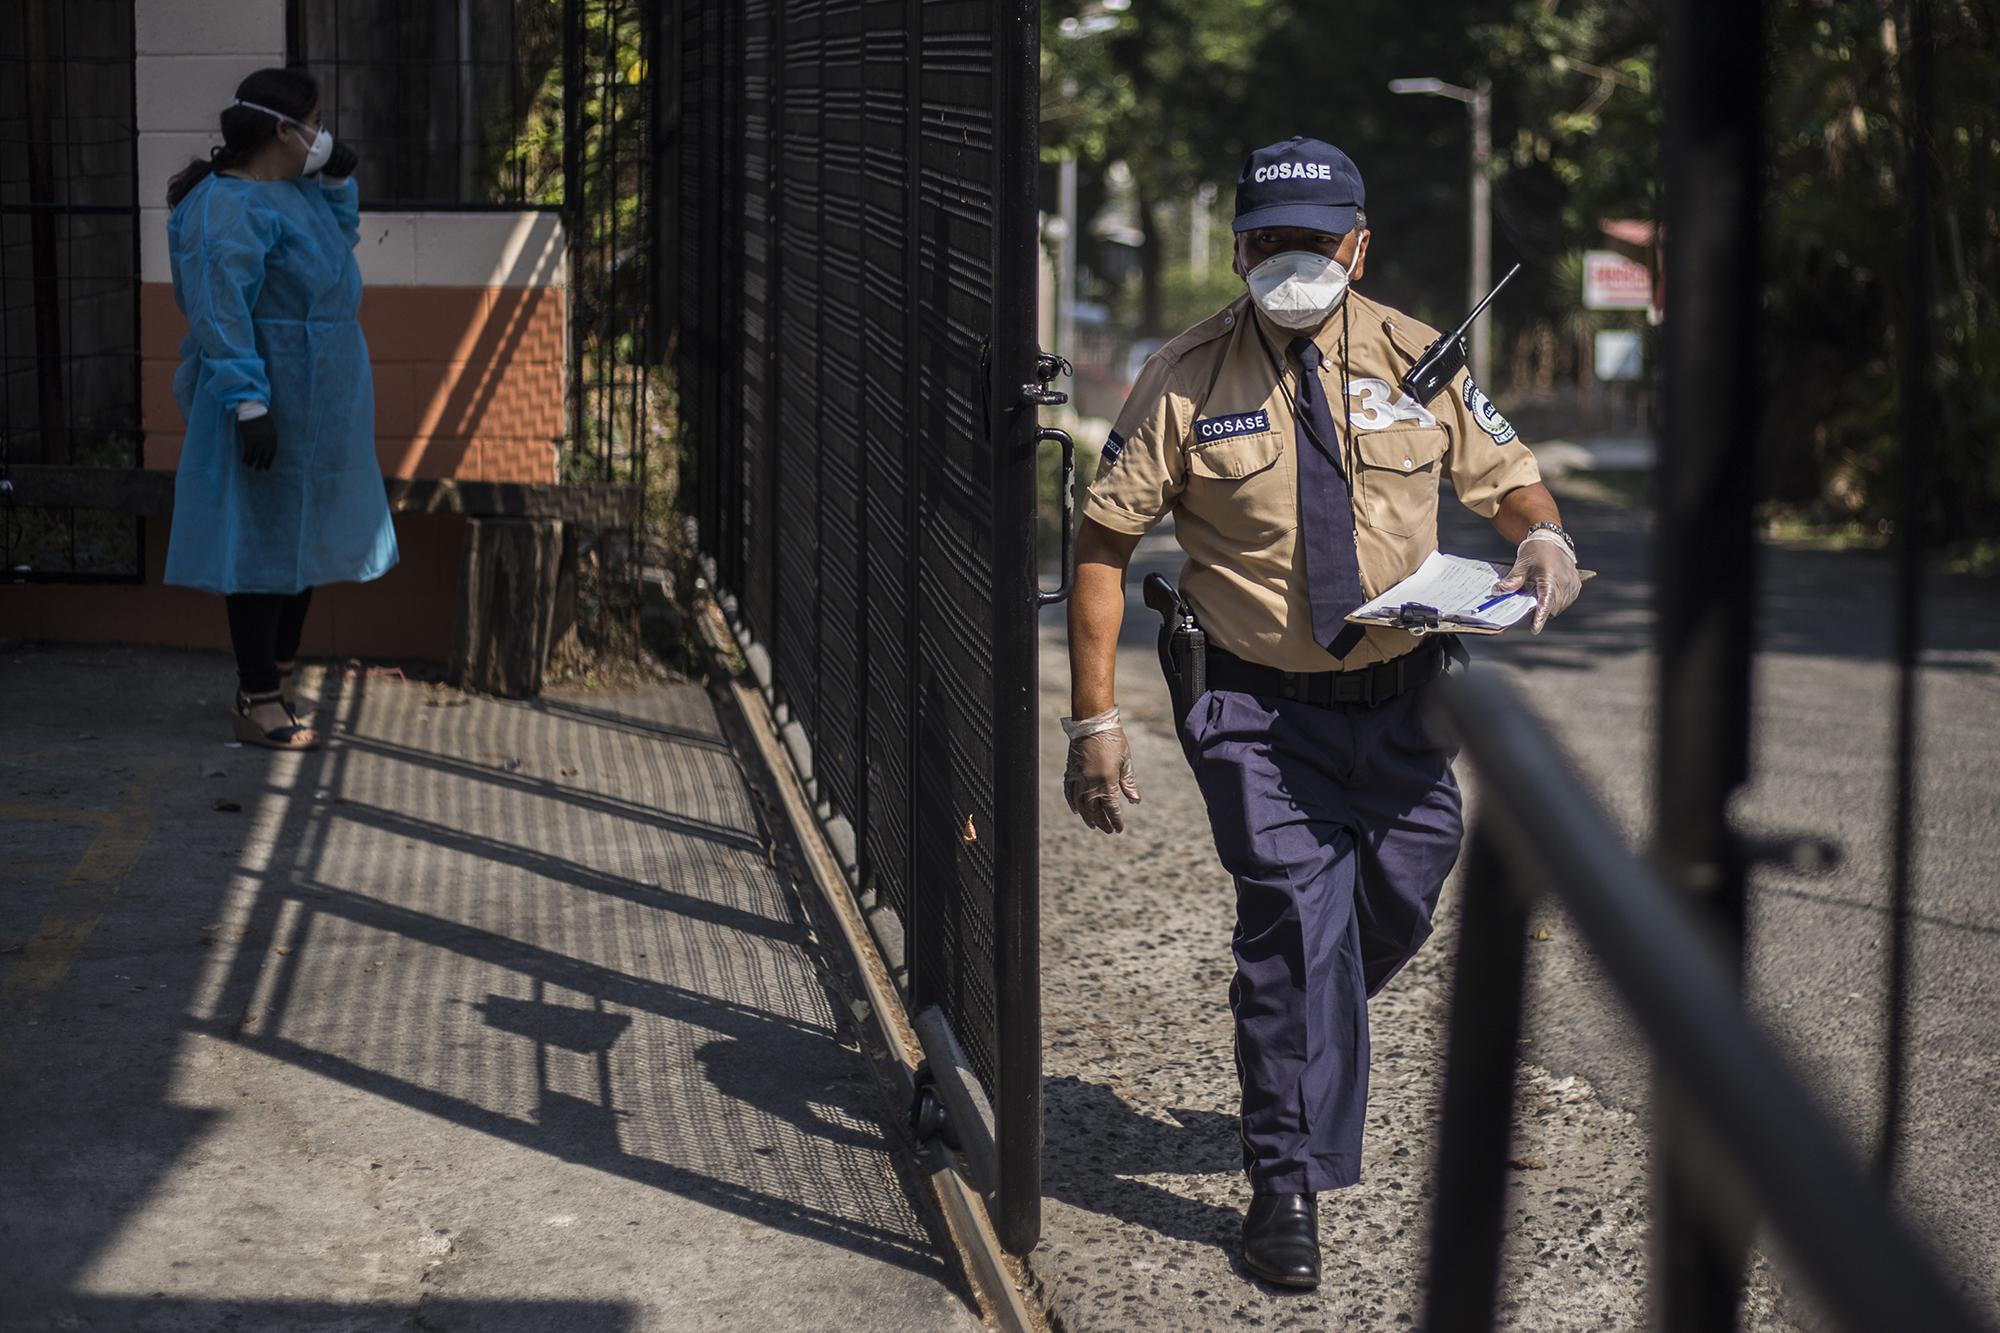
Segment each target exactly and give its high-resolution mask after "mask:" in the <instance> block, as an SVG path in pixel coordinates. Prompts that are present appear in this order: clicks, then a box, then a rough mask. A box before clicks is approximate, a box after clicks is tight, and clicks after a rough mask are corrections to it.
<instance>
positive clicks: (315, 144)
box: [236, 98, 333, 176]
mask: <svg viewBox="0 0 2000 1333" xmlns="http://www.w3.org/2000/svg"><path fill="white" fill-rule="evenodd" d="M236 105H238V106H242V107H248V108H250V109H251V110H252V111H261V112H263V113H264V114H265V115H267V116H276V117H277V118H278V121H279V123H280V124H284V125H289V126H291V127H292V128H293V129H294V130H297V131H298V133H299V136H300V140H301V141H302V142H303V143H305V145H306V160H305V165H304V166H303V167H301V168H300V169H299V175H301V176H310V175H312V174H313V173H314V172H316V171H318V170H319V169H320V168H321V167H324V166H325V165H326V162H327V159H328V158H330V157H332V156H333V136H332V135H331V134H329V133H327V131H326V127H325V126H321V127H320V128H318V129H314V128H313V127H312V126H310V125H308V124H306V123H305V122H304V121H300V120H293V119H292V118H291V117H290V116H288V115H286V114H285V113H284V112H282V111H273V110H272V109H271V108H270V107H267V106H259V105H258V104H257V103H255V102H245V101H243V100H242V99H241V98H238V99H237V102H236Z"/></svg>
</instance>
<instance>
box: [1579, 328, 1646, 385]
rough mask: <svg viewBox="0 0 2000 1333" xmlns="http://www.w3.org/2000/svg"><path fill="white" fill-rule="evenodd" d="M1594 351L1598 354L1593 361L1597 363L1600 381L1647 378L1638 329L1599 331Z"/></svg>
mask: <svg viewBox="0 0 2000 1333" xmlns="http://www.w3.org/2000/svg"><path fill="white" fill-rule="evenodd" d="M1592 351H1593V352H1595V354H1596V355H1595V356H1594V357H1593V358H1592V359H1593V360H1594V361H1595V362H1596V363H1597V378H1598V379H1600V380H1604V381H1606V382H1609V381H1613V380H1636V379H1644V378H1645V358H1644V356H1643V355H1642V354H1641V352H1640V348H1639V334H1638V331H1637V330H1636V329H1599V330H1598V331H1597V341H1596V346H1595V347H1594V348H1592Z"/></svg>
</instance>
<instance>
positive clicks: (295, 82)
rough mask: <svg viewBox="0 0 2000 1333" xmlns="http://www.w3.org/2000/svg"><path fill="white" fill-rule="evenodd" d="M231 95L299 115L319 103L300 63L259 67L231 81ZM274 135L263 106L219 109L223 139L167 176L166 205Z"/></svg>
mask: <svg viewBox="0 0 2000 1333" xmlns="http://www.w3.org/2000/svg"><path fill="white" fill-rule="evenodd" d="M236 100H237V101H239V102H255V103H257V105H259V106H267V107H269V108H271V110H273V111H282V112H284V113H285V114H286V115H288V116H290V117H291V118H292V119H293V120H299V121H303V120H304V119H305V118H306V117H307V116H310V115H311V114H312V113H313V108H314V107H316V106H318V105H319V84H318V83H316V82H314V80H313V77H312V75H310V74H308V73H306V72H305V71H304V70H299V69H260V70H258V71H257V72H256V73H255V74H252V75H251V76H250V77H249V78H247V79H245V80H243V82H241V83H239V84H237V85H236ZM277 135H278V122H277V121H276V120H274V119H272V118H271V117H270V116H267V115H265V114H264V113H263V112H262V111H252V110H251V109H250V108H249V107H247V106H232V107H230V108H228V109H227V110H225V111H224V112H223V113H222V143H221V145H220V146H219V147H215V148H211V149H209V150H208V160H207V161H206V162H204V161H202V160H201V159H200V158H196V159H195V160H194V161H192V162H190V163H188V165H187V169H186V170H185V171H183V172H181V173H180V174H179V175H178V176H175V177H174V178H173V179H172V180H171V181H169V182H167V207H168V208H179V207H180V204H181V200H183V199H185V198H187V197H188V191H190V190H192V189H194V187H195V186H197V185H199V184H201V183H202V182H203V181H205V180H207V179H208V178H209V177H210V176H212V175H214V174H215V173H216V172H218V171H225V170H230V169H232V168H235V167H240V166H242V165H243V164H244V163H245V162H248V161H249V160H250V159H251V158H252V157H253V156H255V155H256V152H257V150H258V149H259V148H262V147H263V146H264V145H265V144H267V143H269V142H271V140H272V139H275V138H276V137H277Z"/></svg>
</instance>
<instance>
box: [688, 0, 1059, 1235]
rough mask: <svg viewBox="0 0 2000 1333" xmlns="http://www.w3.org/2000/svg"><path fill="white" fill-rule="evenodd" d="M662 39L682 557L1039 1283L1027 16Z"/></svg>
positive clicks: (935, 6) (981, 8) (1019, 9)
mask: <svg viewBox="0 0 2000 1333" xmlns="http://www.w3.org/2000/svg"><path fill="white" fill-rule="evenodd" d="M672 38H673V41H674V43H675V47H676V53H677V63H676V68H677V70H678V75H679V96H678V99H677V104H676V108H675V110H674V112H673V113H671V114H673V115H674V116H675V117H676V121H675V130H676V133H677V142H671V143H665V144H663V147H664V148H665V149H666V151H667V152H668V153H669V154H671V156H672V161H671V163H670V169H671V170H672V172H673V173H674V179H673V181H671V182H670V183H669V184H668V188H669V189H670V190H672V191H673V192H674V195H675V201H676V206H677V210H678V212H677V217H678V227H679V233H680V235H679V244H678V245H677V246H676V247H674V255H673V259H672V261H671V262H672V263H673V265H674V267H675V272H674V273H673V274H672V275H671V276H670V277H669V280H668V288H669V292H668V297H667V300H668V302H669V304H670V306H671V308H672V309H673V311H674V312H675V316H676V319H677V337H678V357H677V363H678V367H679V371H680V377H679V383H680V396H681V397H680V402H681V412H682V417H683V422H682V439H683V448H684V450H685V451H686V452H687V454H688V455H689V456H690V457H691V458H692V462H693V472H692V483H693V484H692V491H691V494H692V499H693V504H692V508H693V510H694V512H695V517H696V521H697V523H698V525H699V532H700V544H701V548H702V551H703V553H704V555H706V556H708V557H710V558H711V559H712V560H713V562H714V567H715V571H716V577H717V581H718V584H719V585H720V586H719V592H720V593H721V594H722V595H723V601H724V604H725V607H726V608H727V609H728V610H729V612H730V614H731V616H732V619H733V620H734V622H735V626H736V628H737V631H738V633H739V634H741V635H742V636H743V637H744V639H745V640H746V641H747V642H749V643H750V644H751V645H752V650H751V658H752V661H753V663H754V664H755V667H756V669H757V672H758V675H759V677H760V680H761V681H762V683H763V684H764V685H765V686H766V688H767V689H768V690H769V692H770V694H771V696H772V698H773V701H774V703H775V704H776V705H777V706H778V708H779V712H780V717H781V718H782V719H784V720H786V722H787V731H788V733H790V734H791V735H792V736H793V738H794V744H795V745H796V746H797V750H796V752H797V753H798V754H799V756H800V757H801V759H803V760H804V762H803V763H802V765H801V766H802V768H805V769H807V770H808V777H809V780H810V782H811V785H812V789H813V791H814V794H815V797H816V799H817V800H818V801H819V802H820V803H821V812H822V814H823V815H824V816H826V817H827V818H829V819H830V820H831V821H834V823H835V825H836V827H838V826H840V825H845V826H846V827H847V828H848V829H851V830H852V832H853V838H852V850H851V853H850V856H849V859H850V860H851V862H852V867H851V868H852V872H853V874H854V875H855V878H856V883H857V887H858V888H859V890H860V892H861V895H862V901H863V903H864V906H867V907H869V908H870V909H871V916H872V917H873V918H874V919H875V920H876V921H877V922H878V935H879V936H881V937H883V943H884V946H885V952H886V953H887V954H888V955H889V956H890V958H891V961H892V964H896V965H898V970H899V976H900V979H901V980H902V982H903V984H904V986H905V989H906V995H907V997H908V999H909V1001H910V1004H911V1007H912V1009H913V1010H915V1011H919V1012H920V1013H921V1012H922V1011H927V1010H929V1009H931V1008H932V1007H933V1006H935V1007H936V1009H937V1010H938V1011H940V1012H941V1014H942V1016H943V1018H944V1019H945V1023H946V1026H948V1028H949V1030H950V1032H951V1033H952V1034H953V1035H954V1036H955V1037H956V1039H957V1043H958V1044H959V1045H960V1046H961V1047H962V1050H963V1053H964V1063H965V1065H967V1066H969V1069H970V1072H971V1074H972V1076H973V1081H974V1082H975V1083H976V1084H977V1085H978V1087H979V1088H980V1089H981V1090H983V1092H984V1093H985V1094H986V1095H987V1096H988V1097H990V1099H991V1102H992V1108H993V1113H994V1121H995V1127H996V1139H997V1162H996V1163H995V1165H994V1167H993V1172H992V1174H993V1176H994V1179H992V1180H988V1181H981V1182H979V1183H981V1184H982V1185H984V1186H986V1187H988V1188H991V1189H993V1190H995V1192H996V1198H997V1205H998V1206H997V1210H996V1221H997V1223H998V1226H999V1230H1000V1233H1001V1238H1002V1240H1003V1241H1004V1242H1005V1243H1006V1244H1007V1246H1008V1247H1009V1248H1010V1249H1012V1250H1014V1251H1016V1252H1024V1251H1025V1250H1027V1249H1028V1248H1030V1247H1031V1246H1032V1245H1033V1244H1034V1241H1035V1239H1036V1236H1037V1234H1038V1230H1039V1223H1040V1158H1041V1071H1040V1011H1039V995H1038V940H1037V932H1038V914H1037V896H1036V895H1037V882H1036V847H1037V835H1038V830H1037V819H1036V791H1035V772H1036V750H1035V728H1034V702H1033V701H1034V695H1035V655H1034V654H1035V641H1034V610H1035V606H1036V601H1037V593H1036V587H1035V573H1034V563H1033V540H1032V538H1033V527H1034V457H1035V444H1036V424H1035V419H1034V409H1033V401H1034V398H1035V394H1034V392H1033V389H1034V386H1035V384H1036V377H1037V373H1038V364H1039V363H1038V355H1037V349H1036V348H1035V345H1034V332H1033V329H1034V300H1035V297H1034V292H1035V268H1034V262H1035V259H1034V255H1035V251H1034V245H1035V242H1034V234H1035V233H1034V228H1035V194H1034V170H1035V162H1036V155H1037V138H1036V116H1037V107H1036V78H1037V74H1036V69H1037V59H1038V51H1037V46H1036V5H1035V2H1034V0H783V2H782V3H773V2H771V0H764V2H761V3H760V2H757V0H751V2H749V3H737V2H735V0H727V2H725V0H688V2H687V3H683V4H681V5H679V6H677V7H676V9H675V18H674V32H673V34H672ZM800 740H803V742H804V744H803V745H798V744H797V742H798V741H800ZM841 841H842V839H840V838H836V843H837V844H838V843H839V842H841ZM883 922H886V923H887V928H886V929H883V928H882V927H881V924H880V923H883ZM920 1026H921V1025H920ZM932 1062H933V1064H934V1065H935V1064H937V1063H938V1058H937V1055H936V1053H933V1060H932Z"/></svg>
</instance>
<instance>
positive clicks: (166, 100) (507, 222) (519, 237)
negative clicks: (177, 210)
mask: <svg viewBox="0 0 2000 1333" xmlns="http://www.w3.org/2000/svg"><path fill="white" fill-rule="evenodd" d="M134 24H135V27H136V30H137V42H138V53H137V62H138V69H137V72H136V77H137V83H138V119H139V203H140V207H141V213H140V217H139V227H140V275H141V280H142V281H145V282H171V281H172V280H173V273H172V270H171V268H170V266H169V264H168V262H167V182H168V181H169V180H171V179H172V178H173V176H174V175H175V174H176V173H177V172H179V171H180V170H181V168H183V167H185V166H186V165H187V164H188V162H189V161H190V160H191V159H194V158H202V157H207V156H208V150H209V148H210V147H211V146H212V145H214V144H215V143H218V142H219V141H220V136H219V134H218V131H217V129H216V117H217V116H218V115H220V114H221V111H222V108H223V107H225V106H227V105H228V104H229V100H230V98H231V96H232V95H233V94H234V92H235V89H236V85H237V84H238V83H240V82H242V80H243V78H244V76H246V75H248V74H249V73H250V72H251V71H253V70H258V69H264V68H266V67H268V66H273V65H283V64H284V63H285V0H135V12H134ZM367 202H368V201H367V199H366V198H363V200H362V205H363V212H362V215H361V244H360V246H359V247H358V253H359V255H360V259H361V276H362V280H363V281H365V282H367V283H368V284H369V285H370V286H378V287H561V286H563V285H564V280H565V276H566V269H565V265H564V259H563V255H564V250H563V234H562V230H563V229H562V220H561V219H560V218H559V217H557V216H556V215H555V214H553V213H535V212H520V213H408V212H376V211H372V210H369V209H368V208H367Z"/></svg>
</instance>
